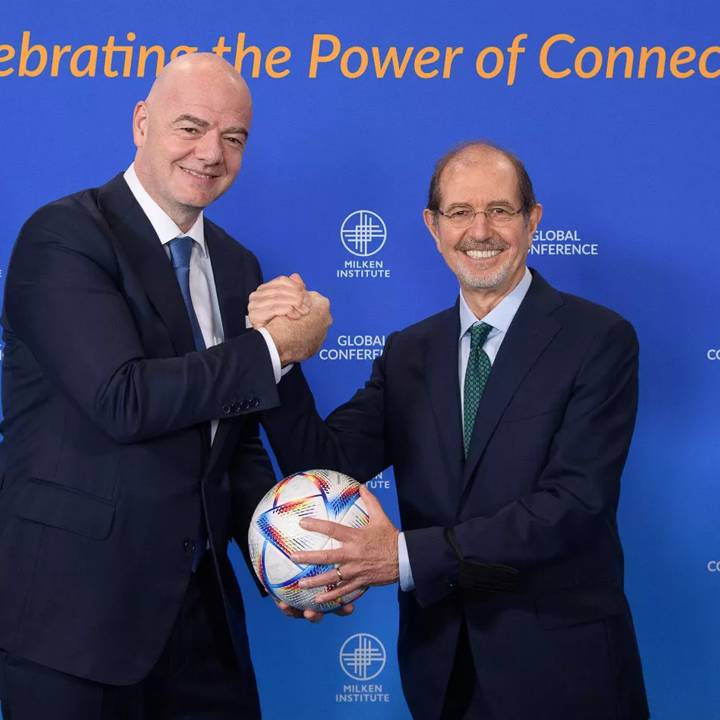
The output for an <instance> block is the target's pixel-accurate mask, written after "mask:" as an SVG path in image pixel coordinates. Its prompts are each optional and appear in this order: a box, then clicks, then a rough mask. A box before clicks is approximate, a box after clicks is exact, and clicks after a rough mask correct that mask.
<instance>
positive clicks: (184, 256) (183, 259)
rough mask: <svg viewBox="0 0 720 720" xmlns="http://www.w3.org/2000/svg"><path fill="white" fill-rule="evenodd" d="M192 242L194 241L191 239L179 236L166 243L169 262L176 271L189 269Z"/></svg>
mask: <svg viewBox="0 0 720 720" xmlns="http://www.w3.org/2000/svg"><path fill="white" fill-rule="evenodd" d="M193 242H195V241H194V240H193V239H192V238H191V237H188V236H187V235H180V236H179V237H176V238H173V239H172V240H171V241H170V242H169V243H168V247H169V248H170V260H171V262H172V266H173V267H174V268H175V269H176V270H182V269H186V268H189V267H190V255H192V246H193Z"/></svg>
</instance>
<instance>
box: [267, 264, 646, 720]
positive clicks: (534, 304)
mask: <svg viewBox="0 0 720 720" xmlns="http://www.w3.org/2000/svg"><path fill="white" fill-rule="evenodd" d="M533 275H534V276H533V281H532V284H531V286H530V289H529V291H528V294H527V296H526V297H525V299H524V301H523V303H522V304H521V306H520V308H519V310H518V312H517V314H516V316H515V318H514V320H513V322H512V324H511V326H510V328H509V330H508V333H507V336H506V337H505V340H504V342H503V344H502V346H501V348H500V351H499V353H498V355H497V358H496V360H495V362H494V364H493V368H492V372H491V375H490V379H489V382H488V385H487V387H486V389H485V393H484V395H483V397H482V400H481V402H480V407H479V410H478V415H477V421H476V425H475V431H474V435H473V438H472V442H471V448H470V452H469V456H468V458H467V460H464V458H463V449H462V429H461V411H460V390H459V383H458V338H459V334H460V324H459V323H460V321H459V313H458V307H457V305H456V306H455V307H453V308H450V309H448V310H446V311H444V312H441V313H439V314H437V315H435V316H433V317H430V318H428V319H426V320H423V321H422V322H420V323H418V324H416V325H413V326H412V327H409V328H407V329H405V330H403V331H401V332H398V333H395V334H393V335H391V336H389V338H388V341H387V344H386V347H385V351H384V353H383V355H382V357H381V358H379V359H378V360H377V361H376V362H375V364H374V366H373V371H372V376H371V378H370V380H369V381H368V382H367V384H366V385H365V387H364V388H363V389H362V390H359V391H358V392H357V393H356V394H355V396H354V397H353V398H352V399H351V400H350V401H349V402H348V403H347V404H345V405H343V406H341V407H340V408H338V409H337V410H335V411H334V412H333V413H332V414H331V415H330V416H329V417H328V418H327V421H326V422H323V421H322V420H321V419H320V418H319V417H318V415H317V413H316V411H315V406H314V402H313V399H312V395H311V393H310V390H309V388H308V386H307V384H306V383H305V381H304V379H303V376H302V372H301V371H300V370H299V369H295V370H293V371H292V372H290V373H288V375H287V376H286V377H285V378H284V379H283V381H282V382H281V383H280V397H281V402H282V404H281V406H280V407H279V408H277V409H274V410H271V411H269V412H267V413H265V414H264V415H263V424H264V425H265V427H266V429H267V430H268V434H269V437H270V440H271V442H272V445H273V448H274V449H275V451H276V454H277V456H278V459H279V461H280V465H281V467H282V469H283V471H284V472H286V473H289V472H293V471H297V470H302V469H307V468H310V467H318V466H320V467H331V468H336V469H338V470H341V471H342V472H345V473H348V474H350V475H352V476H354V477H357V478H358V479H359V480H362V481H366V480H368V479H370V478H371V477H373V476H374V475H376V474H377V473H378V472H380V471H381V470H383V469H384V468H386V467H388V466H389V465H393V466H394V470H395V478H396V481H397V491H398V499H399V506H400V515H401V522H402V528H403V530H404V532H405V537H406V540H407V546H408V552H409V556H410V564H411V567H412V572H413V576H414V581H415V585H416V589H415V591H414V592H410V593H404V592H400V593H399V600H400V633H399V659H400V669H401V673H402V678H403V688H404V691H405V695H406V698H407V700H408V703H409V705H410V709H411V710H412V712H413V715H414V717H416V718H428V719H432V718H438V717H439V716H440V713H441V708H442V704H443V699H444V696H445V690H446V687H447V683H448V679H449V674H450V670H451V667H452V663H453V658H454V654H455V648H456V645H457V642H458V635H459V632H461V631H463V630H462V627H463V624H464V625H465V626H466V627H467V633H468V637H469V641H470V646H471V648H472V652H473V658H474V662H475V666H476V668H477V674H478V683H479V690H480V693H481V696H482V698H483V702H484V704H485V705H486V707H487V713H488V715H487V716H488V717H493V718H495V717H497V718H503V720H509V719H513V720H516V719H523V720H538V719H544V718H547V719H548V720H565V719H567V720H570V719H572V720H576V719H577V720H579V719H582V720H609V719H610V718H612V719H613V720H620V719H622V720H625V719H627V720H630V719H632V720H641V719H642V718H645V717H647V714H648V710H647V704H646V699H645V691H644V687H643V679H642V671H641V667H640V660H639V656H638V651H637V646H636V641H635V635H634V631H633V626H632V620H631V616H630V611H629V609H628V605H627V602H626V600H625V596H624V593H623V556H622V549H621V545H620V539H619V537H618V530H617V524H616V509H617V503H618V494H619V489H620V475H621V472H622V468H623V465H624V463H625V458H626V455H627V452H628V447H629V444H630V439H631V436H632V432H633V426H634V422H635V413H636V407H637V382H638V362H637V361H638V346H637V341H636V337H635V333H634V331H633V329H632V327H631V325H630V324H629V323H628V322H626V321H625V320H623V319H622V318H621V317H619V316H618V315H617V314H615V313H613V312H611V311H610V310H607V309H606V308H603V307H600V306H598V305H595V304H592V303H590V302H587V301H585V300H581V299H579V298H577V297H573V296H570V295H566V294H563V293H559V292H557V291H556V290H554V289H553V288H552V287H550V285H548V284H547V283H546V282H545V281H544V280H543V279H542V278H541V277H540V276H539V275H538V274H537V273H534V274H533ZM449 529H452V532H453V534H454V540H455V544H456V549H453V547H452V544H451V542H449V541H448V530H449ZM460 557H462V561H461V560H460Z"/></svg>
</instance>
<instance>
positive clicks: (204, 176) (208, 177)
mask: <svg viewBox="0 0 720 720" xmlns="http://www.w3.org/2000/svg"><path fill="white" fill-rule="evenodd" d="M180 169H181V170H182V171H183V172H184V173H187V174H188V175H191V176H192V177H195V178H199V179H200V180H214V179H215V178H216V177H218V175H211V174H210V173H202V172H199V171H198V170H190V168H186V167H182V165H181V166H180Z"/></svg>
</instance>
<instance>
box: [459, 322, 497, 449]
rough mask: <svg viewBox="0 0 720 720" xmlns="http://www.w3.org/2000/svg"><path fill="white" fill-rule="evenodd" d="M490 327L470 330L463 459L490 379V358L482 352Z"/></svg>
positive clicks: (486, 325)
mask: <svg viewBox="0 0 720 720" xmlns="http://www.w3.org/2000/svg"><path fill="white" fill-rule="evenodd" d="M491 330H492V325H488V324H487V323H483V322H481V323H475V325H473V326H472V327H471V328H470V357H468V364H467V369H466V370H465V386H464V394H463V399H464V408H465V413H464V416H463V441H464V443H463V444H464V446H465V457H467V454H468V451H469V450H470V440H471V438H472V434H473V428H474V427H475V416H476V415H477V410H478V405H480V398H481V397H482V394H483V390H485V385H487V381H488V377H490V368H491V365H490V358H489V357H488V356H487V353H486V352H485V351H484V350H483V344H484V343H485V340H487V336H488V333H489V332H490V331H491Z"/></svg>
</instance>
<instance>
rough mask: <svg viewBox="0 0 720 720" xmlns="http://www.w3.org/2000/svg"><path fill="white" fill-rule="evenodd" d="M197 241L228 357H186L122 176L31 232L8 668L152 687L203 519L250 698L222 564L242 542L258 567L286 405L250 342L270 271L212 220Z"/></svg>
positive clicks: (9, 492)
mask: <svg viewBox="0 0 720 720" xmlns="http://www.w3.org/2000/svg"><path fill="white" fill-rule="evenodd" d="M205 237H206V240H207V247H208V251H209V254H210V257H211V261H212V265H213V273H214V276H215V281H216V286H217V293H218V298H219V303H220V310H221V315H222V321H223V326H224V332H225V338H226V341H225V342H224V343H222V344H221V345H218V346H216V347H213V348H209V349H207V350H205V351H203V352H194V347H193V336H192V330H191V327H190V323H189V320H188V316H187V311H186V309H185V305H184V304H183V300H182V296H181V294H180V290H179V287H178V284H177V280H176V277H175V274H174V271H173V269H172V266H171V264H170V262H169V261H168V258H167V256H166V255H165V251H164V250H163V248H162V246H161V244H160V242H159V241H158V238H157V235H156V234H155V231H154V230H153V228H152V226H151V224H150V222H149V220H148V219H147V217H146V216H145V215H144V213H143V212H142V210H141V208H140V206H139V205H138V204H137V202H136V201H135V199H134V197H133V196H132V194H131V192H130V190H129V188H128V187H127V184H126V183H125V181H124V180H123V178H122V176H117V177H116V178H115V179H113V180H112V181H111V182H109V183H108V184H107V185H105V186H103V187H100V188H97V189H92V190H87V191H84V192H81V193H78V194H76V195H72V196H69V197H67V198H63V199H61V200H59V201H57V202H54V203H51V204H50V205H47V206H45V207H43V208H41V209H40V210H39V211H38V212H37V213H35V214H34V215H33V216H32V217H31V218H30V220H29V221H28V222H27V223H26V224H25V226H24V227H23V228H22V230H21V232H20V235H19V238H18V240H17V243H16V246H15V249H14V251H13V254H12V259H11V261H10V266H9V270H8V274H7V280H6V285H5V306H4V313H3V320H2V322H3V326H4V340H5V356H4V363H3V378H2V394H3V409H4V413H5V429H4V432H5V443H4V445H5V450H6V456H7V468H6V473H5V480H4V485H3V486H2V491H0V647H1V648H4V649H5V650H7V651H8V652H11V653H13V654H15V655H19V656H21V657H25V658H28V659H30V660H32V661H35V662H37V663H41V664H43V665H46V666H49V667H51V668H54V669H57V670H61V671H63V672H66V673H70V674H73V675H76V676H80V677H84V678H90V679H92V680H95V681H101V682H105V683H111V684H118V685H122V684H130V683H134V682H137V681H139V680H140V679H142V678H143V677H144V676H145V675H146V674H147V673H148V671H149V670H150V669H151V668H152V666H153V664H154V663H155V661H156V660H157V658H158V657H159V655H160V653H161V651H162V649H163V646H164V644H165V641H166V639H167V638H168V636H169V633H170V630H171V628H172V625H173V623H174V621H175V617H176V614H177V610H178V608H179V607H180V604H181V601H182V599H183V596H184V593H185V588H186V587H187V583H188V581H189V578H190V573H191V563H192V549H193V543H194V542H195V540H196V539H197V535H198V529H199V527H200V519H201V513H204V514H205V517H206V521H207V525H208V526H209V529H210V532H209V534H210V542H211V554H212V556H213V559H214V564H215V569H216V573H217V577H218V581H219V583H220V585H221V589H222V598H223V605H224V614H225V617H226V621H227V624H228V627H229V631H230V632H229V635H228V637H229V638H231V639H232V642H233V644H234V650H235V652H236V653H237V657H238V662H239V664H240V667H241V670H242V669H244V670H245V672H246V675H245V677H246V679H247V683H248V690H249V692H254V676H253V674H252V667H251V665H250V662H249V655H248V645H247V637H246V633H245V627H244V613H243V606H242V600H241V598H240V593H239V590H238V587H237V583H236V580H235V577H234V574H233V572H232V569H231V567H230V564H229V561H228V559H227V556H226V546H227V544H228V542H229V539H230V538H231V537H232V536H235V537H236V538H238V540H239V541H240V544H241V547H242V548H246V545H247V542H246V538H247V534H246V533H247V526H248V523H249V518H250V516H251V514H252V511H253V509H254V507H255V504H256V503H257V501H258V500H259V498H260V497H261V496H262V495H263V494H264V492H265V491H266V490H267V489H268V487H270V486H271V485H272V484H273V483H274V476H273V472H272V468H271V466H270V464H269V461H268V458H267V455H266V453H265V451H264V450H263V448H262V446H261V444H260V441H259V438H258V425H257V416H256V415H255V414H254V413H255V411H257V410H259V409H261V408H268V407H272V406H273V405H275V404H276V403H277V402H278V395H277V388H276V385H275V380H274V376H273V371H272V366H271V362H270V357H269V353H268V350H267V346H266V344H265V341H264V340H263V338H262V336H261V335H260V334H259V333H257V332H254V331H246V330H245V315H246V308H247V297H248V294H249V293H250V292H251V291H252V290H253V289H254V288H255V287H256V286H257V285H258V283H259V282H260V270H259V267H258V263H257V261H256V259H255V258H254V256H253V255H252V254H251V253H250V252H248V251H247V250H246V249H245V248H243V247H242V246H240V245H239V244H238V243H236V242H235V241H234V240H233V239H232V238H230V237H229V236H228V235H227V234H226V233H225V232H223V231H222V230H221V229H220V228H219V227H217V226H216V225H214V224H213V223H212V222H210V221H208V220H205ZM215 418H220V419H221V422H220V424H219V428H218V431H217V434H216V436H215V440H214V442H213V444H212V447H211V446H210V442H209V422H210V420H212V419H215ZM221 614H222V610H221ZM228 644H229V643H228Z"/></svg>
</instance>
